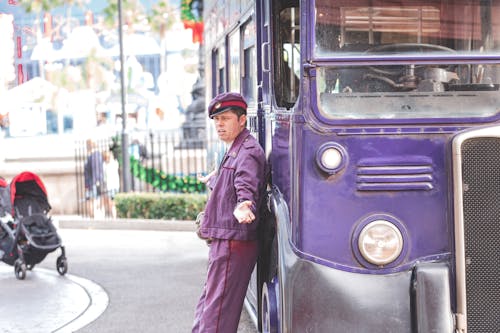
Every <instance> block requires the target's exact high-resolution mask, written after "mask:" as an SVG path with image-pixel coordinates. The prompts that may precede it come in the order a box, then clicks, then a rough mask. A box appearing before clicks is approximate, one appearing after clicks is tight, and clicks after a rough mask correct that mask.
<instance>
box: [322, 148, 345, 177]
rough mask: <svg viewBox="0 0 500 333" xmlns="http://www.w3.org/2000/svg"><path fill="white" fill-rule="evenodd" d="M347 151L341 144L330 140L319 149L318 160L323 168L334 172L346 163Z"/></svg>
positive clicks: (328, 171) (331, 172)
mask: <svg viewBox="0 0 500 333" xmlns="http://www.w3.org/2000/svg"><path fill="white" fill-rule="evenodd" d="M344 157H345V152H344V149H343V147H342V146H340V145H339V144H336V143H333V142H329V143H327V144H324V145H323V146H321V147H320V148H319V149H318V152H317V154H316V161H317V163H318V166H319V167H320V169H321V170H323V171H325V172H327V173H330V174H333V173H336V172H337V171H338V170H339V169H340V168H341V167H342V166H343V164H344V163H345V161H344Z"/></svg>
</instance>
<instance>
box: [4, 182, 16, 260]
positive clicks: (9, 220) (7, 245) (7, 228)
mask: <svg viewBox="0 0 500 333" xmlns="http://www.w3.org/2000/svg"><path fill="white" fill-rule="evenodd" d="M9 193H10V192H9V184H8V183H7V182H6V181H5V179H3V178H0V259H1V260H2V261H3V262H5V263H7V264H9V265H14V262H15V260H16V259H17V251H16V247H15V238H16V236H15V234H14V219H13V217H12V215H10V214H11V211H12V206H11V204H10V194H9Z"/></svg>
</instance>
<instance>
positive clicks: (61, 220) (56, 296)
mask: <svg viewBox="0 0 500 333" xmlns="http://www.w3.org/2000/svg"><path fill="white" fill-rule="evenodd" d="M53 221H54V225H55V226H56V228H58V229H64V228H79V229H85V228H90V229H128V230H163V231H193V230H194V222H192V221H160V220H134V219H118V220H102V221H96V220H92V221H91V220H88V219H83V218H81V217H78V216H76V217H75V216H54V217H53ZM54 266H55V265H54ZM108 302H109V299H108V295H107V294H106V292H105V291H104V289H102V288H101V287H100V286H99V285H97V284H96V283H94V282H92V281H90V280H87V279H83V278H80V277H77V276H73V275H71V274H66V275H64V276H60V275H59V273H57V271H56V269H55V267H54V270H49V269H44V268H40V267H36V268H35V269H34V270H33V271H28V272H27V274H26V278H25V279H24V280H18V279H16V276H15V274H14V267H13V266H9V265H7V264H5V263H3V262H0V313H1V315H0V332H2V333H25V332H29V333H69V332H74V331H76V330H78V329H80V328H82V327H84V326H86V325H88V324H89V323H91V322H92V321H94V320H95V319H97V318H98V317H99V316H100V315H101V314H102V313H103V312H104V311H105V310H106V307H107V306H108Z"/></svg>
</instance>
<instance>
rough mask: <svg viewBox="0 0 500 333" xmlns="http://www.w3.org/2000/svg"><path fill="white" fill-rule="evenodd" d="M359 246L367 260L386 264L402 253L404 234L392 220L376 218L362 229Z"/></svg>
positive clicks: (382, 264) (379, 264)
mask: <svg viewBox="0 0 500 333" xmlns="http://www.w3.org/2000/svg"><path fill="white" fill-rule="evenodd" d="M358 247H359V251H360V253H361V255H362V256H363V258H364V259H365V260H366V261H368V262H369V263H372V264H374V265H378V266H384V265H387V264H390V263H391V262H393V261H394V260H396V259H397V258H398V257H399V255H400V254H401V251H402V250H403V236H402V235H401V231H400V230H399V229H398V228H397V227H396V226H395V225H394V224H392V223H391V222H388V221H385V220H376V221H373V222H370V223H368V224H367V225H366V226H365V227H364V228H363V230H361V233H360V235H359V239H358Z"/></svg>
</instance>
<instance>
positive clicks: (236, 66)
mask: <svg viewBox="0 0 500 333" xmlns="http://www.w3.org/2000/svg"><path fill="white" fill-rule="evenodd" d="M240 67H241V64H240V30H239V29H238V30H236V31H234V32H233V33H232V34H231V35H229V91H240Z"/></svg>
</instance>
